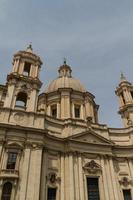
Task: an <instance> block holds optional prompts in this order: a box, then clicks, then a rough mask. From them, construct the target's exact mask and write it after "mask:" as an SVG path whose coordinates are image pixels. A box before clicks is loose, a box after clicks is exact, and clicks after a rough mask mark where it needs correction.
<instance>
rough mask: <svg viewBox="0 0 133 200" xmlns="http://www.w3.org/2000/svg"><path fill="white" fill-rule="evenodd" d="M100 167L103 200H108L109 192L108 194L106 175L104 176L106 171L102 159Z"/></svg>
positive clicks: (102, 159)
mask: <svg viewBox="0 0 133 200" xmlns="http://www.w3.org/2000/svg"><path fill="white" fill-rule="evenodd" d="M101 167H102V176H103V188H104V197H105V198H104V199H105V200H109V199H110V198H109V192H108V189H109V188H108V183H107V179H108V177H107V175H106V169H105V163H104V158H103V157H102V158H101Z"/></svg>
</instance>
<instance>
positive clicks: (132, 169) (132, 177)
mask: <svg viewBox="0 0 133 200" xmlns="http://www.w3.org/2000/svg"><path fill="white" fill-rule="evenodd" d="M128 164H129V170H130V175H131V180H133V164H132V160H131V159H130V160H128ZM131 196H132V198H133V188H131Z"/></svg>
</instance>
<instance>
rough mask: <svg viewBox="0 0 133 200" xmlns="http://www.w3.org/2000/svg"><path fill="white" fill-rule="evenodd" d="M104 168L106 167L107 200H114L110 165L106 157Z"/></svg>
mask: <svg viewBox="0 0 133 200" xmlns="http://www.w3.org/2000/svg"><path fill="white" fill-rule="evenodd" d="M105 169H106V177H107V187H108V192H109V200H116V199H115V198H114V191H113V183H112V177H111V175H110V167H109V162H108V159H107V158H106V160H105Z"/></svg>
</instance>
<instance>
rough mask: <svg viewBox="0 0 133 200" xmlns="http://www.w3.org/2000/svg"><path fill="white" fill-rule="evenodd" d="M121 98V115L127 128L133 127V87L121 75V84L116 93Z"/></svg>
mask: <svg viewBox="0 0 133 200" xmlns="http://www.w3.org/2000/svg"><path fill="white" fill-rule="evenodd" d="M115 93H116V95H117V96H118V98H119V104H120V106H119V112H118V113H119V114H120V115H121V117H122V120H123V123H124V126H125V127H128V126H131V125H133V85H132V84H131V83H130V82H128V81H127V80H126V77H125V76H124V74H123V73H121V78H120V83H119V85H118V87H117V88H116V91H115Z"/></svg>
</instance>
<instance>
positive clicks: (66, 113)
mask: <svg viewBox="0 0 133 200" xmlns="http://www.w3.org/2000/svg"><path fill="white" fill-rule="evenodd" d="M61 118H62V119H63V118H70V92H69V91H61Z"/></svg>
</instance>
